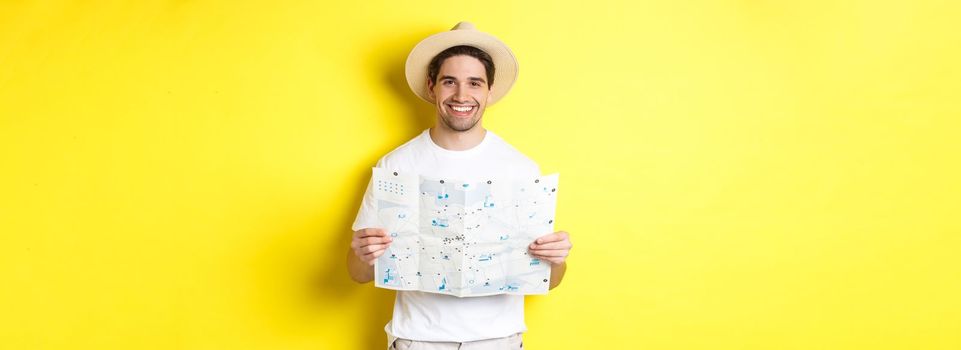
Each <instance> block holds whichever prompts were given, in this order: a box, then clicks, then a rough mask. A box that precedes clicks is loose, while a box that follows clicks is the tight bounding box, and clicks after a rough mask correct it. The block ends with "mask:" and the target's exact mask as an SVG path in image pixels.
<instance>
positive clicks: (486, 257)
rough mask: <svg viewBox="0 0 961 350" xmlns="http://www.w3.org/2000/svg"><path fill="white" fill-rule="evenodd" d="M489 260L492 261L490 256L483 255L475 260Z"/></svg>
mask: <svg viewBox="0 0 961 350" xmlns="http://www.w3.org/2000/svg"><path fill="white" fill-rule="evenodd" d="M491 259H492V258H491V255H490V254H483V255H481V256H480V258H478V259H477V260H478V261H491Z"/></svg>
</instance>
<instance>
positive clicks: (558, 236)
mask: <svg viewBox="0 0 961 350" xmlns="http://www.w3.org/2000/svg"><path fill="white" fill-rule="evenodd" d="M565 239H567V234H566V233H563V232H558V233H551V234H549V235H543V236H541V237H538V238H537V240H535V241H534V243H537V244H543V243H549V242H557V241H563V240H565Z"/></svg>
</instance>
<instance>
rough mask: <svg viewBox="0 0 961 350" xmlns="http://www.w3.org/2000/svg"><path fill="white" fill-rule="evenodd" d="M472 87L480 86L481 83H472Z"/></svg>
mask: <svg viewBox="0 0 961 350" xmlns="http://www.w3.org/2000/svg"><path fill="white" fill-rule="evenodd" d="M471 85H474V86H480V83H478V82H476V81H475V82H473V83H471Z"/></svg>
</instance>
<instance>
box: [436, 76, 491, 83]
mask: <svg viewBox="0 0 961 350" xmlns="http://www.w3.org/2000/svg"><path fill="white" fill-rule="evenodd" d="M445 79H452V80H454V81H456V80H457V78H455V77H452V76H450V75H445V76H442V77H440V80H445ZM467 80H470V81H479V82H482V83H484V84H487V80H484V78H481V77H470V78H467Z"/></svg>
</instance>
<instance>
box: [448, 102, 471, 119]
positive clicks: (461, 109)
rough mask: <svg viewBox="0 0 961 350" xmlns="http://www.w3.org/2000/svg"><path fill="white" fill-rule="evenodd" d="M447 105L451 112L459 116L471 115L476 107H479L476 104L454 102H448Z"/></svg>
mask: <svg viewBox="0 0 961 350" xmlns="http://www.w3.org/2000/svg"><path fill="white" fill-rule="evenodd" d="M447 107H448V108H449V109H450V110H451V112H452V113H451V114H453V115H455V116H458V117H466V116H469V115H471V114H472V112H473V111H474V109H476V108H477V106H475V105H454V104H449V103H448V104H447Z"/></svg>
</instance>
